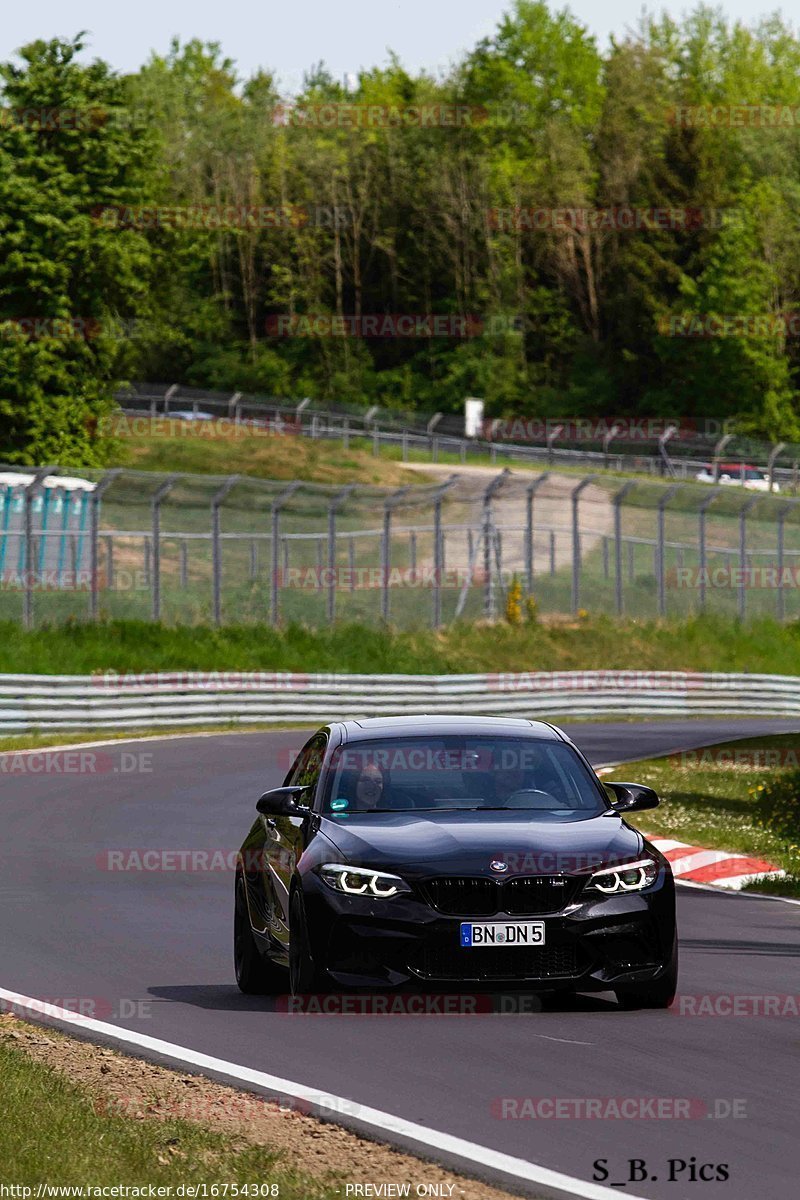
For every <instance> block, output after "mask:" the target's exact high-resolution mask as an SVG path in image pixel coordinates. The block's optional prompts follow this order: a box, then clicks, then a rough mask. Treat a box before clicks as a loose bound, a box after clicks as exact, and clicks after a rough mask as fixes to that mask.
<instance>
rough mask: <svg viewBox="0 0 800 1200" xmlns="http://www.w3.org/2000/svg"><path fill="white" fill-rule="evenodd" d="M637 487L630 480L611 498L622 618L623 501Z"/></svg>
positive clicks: (618, 612) (615, 563)
mask: <svg viewBox="0 0 800 1200" xmlns="http://www.w3.org/2000/svg"><path fill="white" fill-rule="evenodd" d="M635 487H636V480H635V479H629V480H628V482H627V483H624V484H623V485H622V487H621V488H620V489H619V491H618V492H615V494H614V495H613V496H612V498H611V504H612V506H613V508H614V590H615V593H616V595H615V599H616V607H617V616H622V607H623V599H622V501H623V500H624V499H625V497H626V496H627V494H628V492H630V491H631V490H632V489H633V488H635Z"/></svg>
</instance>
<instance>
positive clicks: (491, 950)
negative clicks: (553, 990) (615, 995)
mask: <svg viewBox="0 0 800 1200" xmlns="http://www.w3.org/2000/svg"><path fill="white" fill-rule="evenodd" d="M587 965H588V960H587V959H586V957H585V955H584V953H583V951H581V950H580V948H579V947H578V946H577V945H575V944H571V943H565V944H562V945H554V946H519V947H509V948H502V949H501V948H495V947H487V948H481V949H477V950H463V949H462V948H461V947H460V946H454V945H443V944H440V943H437V942H433V943H427V944H425V945H424V946H422V947H420V949H419V951H418V952H417V954H416V955H415V957H414V959H413V960H412V962H411V963H410V964H409V969H410V970H411V971H413V973H414V974H415V975H418V976H420V977H421V978H423V979H461V980H470V979H473V980H490V979H526V980H533V981H535V980H539V979H574V978H575V977H576V976H577V975H581V974H583V972H584V970H585V969H586V967H587Z"/></svg>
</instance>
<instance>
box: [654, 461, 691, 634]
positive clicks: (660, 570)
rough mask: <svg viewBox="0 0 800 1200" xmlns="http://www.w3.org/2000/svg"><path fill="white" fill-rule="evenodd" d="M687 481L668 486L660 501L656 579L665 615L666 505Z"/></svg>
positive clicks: (660, 602)
mask: <svg viewBox="0 0 800 1200" xmlns="http://www.w3.org/2000/svg"><path fill="white" fill-rule="evenodd" d="M685 487H686V484H685V483H673V485H672V487H668V488H667V490H666V491H665V492H664V495H663V496H661V498H660V499H659V501H658V541H657V543H656V581H657V583H658V615H659V616H660V617H663V616H665V615H666V611H667V594H666V589H665V582H666V581H665V570H664V526H665V520H666V507H667V505H668V504H669V502H670V500H671V499H672V497H673V496H675V495H676V494H677V493H678V492H679V491H681V489H682V488H685Z"/></svg>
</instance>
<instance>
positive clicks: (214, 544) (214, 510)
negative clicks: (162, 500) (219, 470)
mask: <svg viewBox="0 0 800 1200" xmlns="http://www.w3.org/2000/svg"><path fill="white" fill-rule="evenodd" d="M238 482H239V476H238V475H231V476H229V477H228V479H226V480H225V482H224V483H223V485H222V487H221V488H220V489H219V491H217V492H215V493H214V495H213V496H212V497H211V589H212V607H213V619H214V624H215V625H220V624H221V623H222V554H221V551H220V507H221V505H222V501H223V500H224V499H225V497H226V496H227V494H228V492H229V491H230V490H231V488H232V487H235V485H236V484H237V483H238Z"/></svg>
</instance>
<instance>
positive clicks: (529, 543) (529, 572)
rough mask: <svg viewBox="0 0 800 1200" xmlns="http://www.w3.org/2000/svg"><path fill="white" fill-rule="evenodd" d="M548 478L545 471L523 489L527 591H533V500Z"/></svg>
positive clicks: (548, 473) (547, 472)
mask: <svg viewBox="0 0 800 1200" xmlns="http://www.w3.org/2000/svg"><path fill="white" fill-rule="evenodd" d="M549 478H550V472H549V471H545V472H544V474H543V475H540V476H539V478H538V479H534V481H533V483H530V484H528V486H527V488H526V489H525V577H526V580H527V587H528V591H529V592H530V591H532V590H533V572H534V553H533V538H534V528H533V498H534V496H535V495H536V493H537V491H538V490H539V488H540V487H541V486H542V484H543V483H544V482H545V480H547V479H549Z"/></svg>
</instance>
